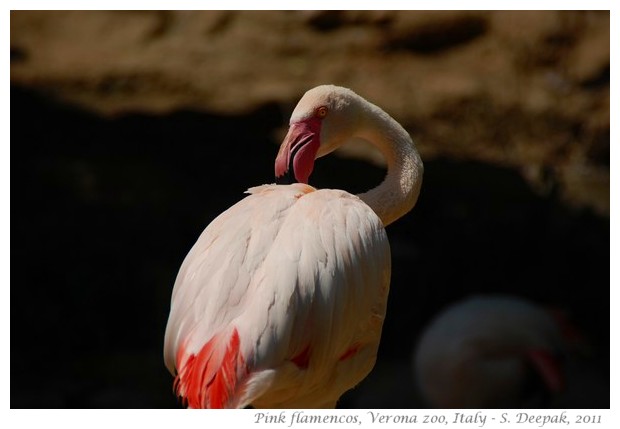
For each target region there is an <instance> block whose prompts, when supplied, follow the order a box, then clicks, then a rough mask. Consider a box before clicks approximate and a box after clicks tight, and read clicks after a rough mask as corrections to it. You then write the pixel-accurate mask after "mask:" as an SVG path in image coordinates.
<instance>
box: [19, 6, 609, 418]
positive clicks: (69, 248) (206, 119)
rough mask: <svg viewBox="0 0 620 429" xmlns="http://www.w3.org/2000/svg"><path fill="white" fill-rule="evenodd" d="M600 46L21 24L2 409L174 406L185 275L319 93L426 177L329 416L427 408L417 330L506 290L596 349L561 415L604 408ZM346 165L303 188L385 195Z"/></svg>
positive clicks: (369, 17)
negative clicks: (375, 334) (368, 117)
mask: <svg viewBox="0 0 620 429" xmlns="http://www.w3.org/2000/svg"><path fill="white" fill-rule="evenodd" d="M609 43H610V41H609V13H608V12H604V11H603V12H569V11H566V12H553V11H549V12H543V11H538V12H525V11H524V12H509V11H501V12H466V11H461V12H450V11H445V12H413V11H407V12H396V11H388V12H380V11H343V12H338V11H330V12H309V11H306V12H301V11H289V12H265V11H217V12H208V11H203V12H154V11H139V12H61V11H55V12H36V11H13V12H11V85H12V86H11V211H12V213H11V214H12V216H11V218H12V222H11V256H12V257H11V271H12V274H13V276H12V279H11V405H12V407H137V408H141V407H167V406H175V405H176V404H175V402H174V399H173V398H172V396H171V378H170V376H169V375H168V374H167V373H166V371H165V369H164V367H163V363H162V358H161V345H162V339H163V329H164V326H165V323H166V317H167V311H168V303H169V297H170V290H171V286H172V284H173V282H174V277H175V275H176V270H177V269H178V267H179V265H180V263H181V261H182V259H183V257H184V256H185V254H186V252H187V250H188V249H189V247H190V246H191V244H192V243H193V241H194V240H195V239H196V237H197V236H198V234H199V233H200V231H201V230H202V229H203V228H204V226H205V225H206V224H207V223H208V222H209V221H210V220H211V219H212V218H213V217H214V216H216V215H217V214H219V213H220V212H222V211H223V210H225V209H226V208H227V207H228V206H230V205H231V204H233V203H234V202H235V201H237V200H238V199H239V198H241V197H242V193H243V191H244V190H245V189H246V188H247V187H249V186H253V185H256V184H260V183H266V182H271V181H272V180H273V178H272V174H273V173H272V172H273V158H274V156H275V152H276V150H277V146H276V144H277V143H278V142H279V140H280V139H281V136H282V134H283V132H284V130H285V127H284V124H286V121H287V117H288V115H289V114H290V112H291V110H292V108H293V106H294V104H295V102H296V101H297V99H298V98H299V97H300V96H301V94H303V92H304V91H305V90H307V89H309V88H311V87H312V86H314V85H316V84H320V83H334V84H339V85H343V86H347V87H350V88H352V89H354V90H355V91H356V92H358V93H359V94H361V95H363V96H364V97H366V98H367V99H369V100H371V101H373V102H374V103H376V104H378V105H379V106H381V107H383V108H384V109H385V110H386V111H388V112H389V113H390V114H392V115H393V116H394V117H395V118H396V119H397V120H398V121H399V122H401V123H402V124H403V125H404V126H405V127H406V128H407V129H408V131H409V132H410V133H411V135H412V136H413V138H414V140H415V141H416V143H417V145H418V147H419V149H420V152H421V154H422V157H423V159H424V161H425V167H426V172H425V179H424V185H423V191H422V195H421V198H420V200H419V203H418V206H417V207H416V208H415V209H414V211H413V212H412V213H411V214H410V215H408V216H407V217H406V218H404V219H402V220H400V221H399V222H397V223H395V224H394V225H392V226H390V228H389V229H388V233H389V235H390V240H391V243H392V249H393V259H394V262H393V282H392V291H391V297H390V303H389V309H388V318H387V320H386V324H385V330H384V339H383V342H382V347H381V352H380V356H379V361H378V364H377V368H376V371H375V372H373V375H372V376H371V377H369V379H368V380H367V381H365V382H364V383H363V384H362V385H361V386H360V387H359V388H357V389H355V390H354V391H352V392H351V393H350V394H349V395H348V396H346V397H345V398H343V401H342V404H341V405H342V406H344V407H385V408H389V407H420V406H424V404H423V403H422V402H420V400H419V398H417V396H416V393H415V389H414V385H413V380H412V378H411V377H412V376H411V373H410V370H409V368H410V363H409V362H410V356H411V349H412V347H413V345H414V343H415V340H416V338H417V337H418V335H419V333H420V332H421V329H423V327H424V324H425V323H427V321H428V320H429V319H430V317H432V315H434V314H435V313H436V312H437V311H439V310H440V309H441V308H443V306H445V305H446V304H448V303H450V302H453V301H454V300H456V299H459V298H461V297H464V296H467V295H469V294H471V293H495V292H502V293H511V294H517V295H520V296H525V297H527V298H530V299H532V300H534V301H536V302H541V303H543V304H546V305H554V306H559V307H562V308H564V309H566V310H568V311H569V312H570V314H571V315H572V317H573V319H574V321H575V322H576V323H577V324H578V325H579V326H580V327H581V328H582V329H583V331H584V332H585V333H586V335H587V337H588V338H589V340H590V341H591V343H592V351H593V353H592V356H591V361H590V362H589V365H588V366H587V368H586V369H585V370H584V371H582V373H581V374H582V375H581V376H580V378H579V380H580V381H579V382H578V383H577V384H576V386H577V388H575V389H573V394H572V396H570V395H567V396H566V398H565V402H564V403H563V404H562V405H563V406H567V407H577V408H590V407H608V406H609V389H608V386H609V377H608V375H609V165H610V161H609V159H610V158H609V153H610V139H609V126H610V117H609V71H610V67H609V64H610V62H609V61H610V52H609V46H610V45H609ZM341 155H343V157H334V156H332V157H329V158H326V159H322V160H321V161H319V162H318V163H317V167H316V171H315V174H314V176H313V181H314V184H315V185H317V186H322V187H325V186H329V187H341V188H344V189H347V190H350V191H352V192H360V191H364V190H366V189H367V188H369V187H371V186H374V184H376V183H377V182H378V181H380V180H381V178H382V175H383V174H384V171H383V169H382V160H381V159H380V157H378V156H377V154H376V153H375V152H374V151H373V150H371V149H370V148H368V147H367V146H364V145H363V144H356V145H352V146H351V147H349V148H348V149H347V150H343V151H342V153H341ZM583 374H585V375H583ZM592 380H595V381H592ZM35 386H36V387H35ZM583 386H586V387H583ZM575 391H578V392H579V393H578V394H575V393H574V392H575Z"/></svg>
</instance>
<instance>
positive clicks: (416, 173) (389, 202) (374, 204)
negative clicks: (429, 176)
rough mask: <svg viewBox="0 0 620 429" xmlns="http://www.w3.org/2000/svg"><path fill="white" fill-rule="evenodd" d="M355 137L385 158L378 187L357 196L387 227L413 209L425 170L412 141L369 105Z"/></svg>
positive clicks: (396, 125) (375, 107)
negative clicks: (383, 174) (374, 147)
mask: <svg viewBox="0 0 620 429" xmlns="http://www.w3.org/2000/svg"><path fill="white" fill-rule="evenodd" d="M364 116H365V118H364V119H365V120H364V121H362V123H364V126H363V128H362V129H361V130H360V132H359V133H357V137H361V138H364V139H365V140H368V141H369V142H370V143H372V144H373V145H375V146H376V147H377V148H378V149H379V150H380V151H381V153H382V154H383V156H384V157H385V160H386V163H387V174H386V176H385V179H384V180H383V182H381V184H380V185H379V186H377V187H376V188H373V189H371V190H369V191H367V192H364V193H362V194H358V197H360V198H361V200H362V201H364V202H365V203H366V204H368V205H369V206H370V208H372V209H373V210H374V212H375V213H376V214H377V215H378V216H379V218H380V219H381V221H382V222H383V225H384V226H387V225H389V224H390V223H392V222H394V221H395V220H396V219H398V218H400V217H401V216H403V215H404V214H405V213H407V212H408V211H409V210H411V209H412V208H413V206H414V205H415V203H416V201H417V200H418V196H419V194H420V187H421V186H422V174H423V172H424V167H423V164H422V160H421V159H420V155H419V154H418V151H417V150H416V148H415V145H414V143H413V141H412V140H411V137H410V136H409V134H408V133H407V131H405V129H404V128H403V127H402V126H401V125H400V124H399V123H398V122H396V121H395V120H394V119H392V117H390V116H389V115H388V114H387V113H385V112H384V111H383V110H381V109H380V108H378V107H377V106H375V105H374V104H371V103H368V107H367V108H366V109H365V114H364Z"/></svg>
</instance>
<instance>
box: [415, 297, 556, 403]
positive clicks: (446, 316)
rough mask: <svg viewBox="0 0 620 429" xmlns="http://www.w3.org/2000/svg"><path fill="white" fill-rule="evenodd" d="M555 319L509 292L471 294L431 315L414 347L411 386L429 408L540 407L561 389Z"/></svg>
mask: <svg viewBox="0 0 620 429" xmlns="http://www.w3.org/2000/svg"><path fill="white" fill-rule="evenodd" d="M564 349H565V342H564V339H563V335H562V332H561V329H560V326H559V325H558V323H556V321H555V320H554V318H553V317H552V315H551V314H549V313H548V312H547V311H545V310H544V309H543V308H541V307H539V306H537V305H534V304H532V303H530V302H528V301H525V300H523V299H519V298H515V297H510V296H474V297H471V298H469V299H466V300H464V301H461V302H458V303H455V304H453V305H451V306H449V307H448V308H446V309H445V310H444V311H443V312H441V313H440V314H438V315H437V316H436V317H435V318H434V319H433V321H432V322H431V323H430V325H429V326H428V327H427V328H426V330H425V331H424V332H423V334H422V336H421V338H420V340H419V342H418V344H417V346H416V349H415V353H414V371H415V376H416V380H417V383H418V386H419V388H420V390H421V393H422V394H423V396H424V398H425V399H426V400H427V402H428V403H429V405H431V406H434V407H437V408H498V407H499V408H518V407H529V408H537V407H540V406H541V405H542V404H543V403H544V402H545V401H546V400H547V397H548V396H549V395H550V394H553V393H557V392H559V391H561V390H562V389H563V384H564V375H563V370H562V366H561V362H560V359H559V357H560V356H561V354H562V353H563V352H564Z"/></svg>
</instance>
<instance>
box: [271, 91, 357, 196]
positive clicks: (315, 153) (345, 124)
mask: <svg viewBox="0 0 620 429" xmlns="http://www.w3.org/2000/svg"><path fill="white" fill-rule="evenodd" d="M360 100H361V98H360V97H359V96H358V95H357V94H355V93H354V92H353V91H351V90H350V89H347V88H342V87H338V86H334V85H321V86H317V87H316V88H313V89H311V90H309V91H308V92H306V93H305V94H304V96H303V97H302V98H301V100H299V103H298V104H297V107H295V110H294V111H293V114H292V115H291V120H290V123H289V130H288V133H287V134H286V137H284V141H283V142H282V144H281V146H280V150H279V152H278V155H277V157H276V162H275V174H276V183H279V184H287V183H294V182H299V183H308V179H309V178H310V175H311V174H312V170H313V168H314V160H315V159H316V158H318V157H321V156H324V155H327V154H328V153H330V152H332V151H333V150H335V149H336V148H337V147H339V146H341V145H342V144H344V143H345V142H346V140H348V139H350V138H351V137H353V135H354V132H355V129H356V125H357V123H358V119H359V111H360V109H359V106H360V105H361V103H360Z"/></svg>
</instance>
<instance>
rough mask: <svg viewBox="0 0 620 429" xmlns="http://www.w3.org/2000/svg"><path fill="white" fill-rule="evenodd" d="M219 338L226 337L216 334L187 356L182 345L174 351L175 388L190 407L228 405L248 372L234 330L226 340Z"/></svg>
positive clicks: (220, 406) (223, 406)
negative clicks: (175, 361)
mask: <svg viewBox="0 0 620 429" xmlns="http://www.w3.org/2000/svg"><path fill="white" fill-rule="evenodd" d="M222 340H226V338H222V337H221V336H220V335H215V336H214V337H213V338H211V339H210V340H209V342H207V343H206V344H205V345H204V346H203V347H202V349H200V351H199V352H198V353H197V354H191V355H190V356H188V357H186V353H185V348H184V347H181V348H180V349H179V351H178V353H177V365H179V369H178V374H177V376H176V379H175V382H174V389H175V392H176V394H177V395H178V396H180V397H181V398H182V400H183V401H184V403H185V404H186V405H187V406H189V407H190V408H226V407H228V406H229V404H230V403H231V400H232V399H233V397H234V395H235V393H236V390H237V385H238V384H239V382H240V379H241V378H244V377H245V376H246V375H247V372H248V371H247V368H246V365H245V359H244V357H243V355H242V354H241V352H240V350H239V333H238V332H237V329H234V330H233V332H232V335H231V336H230V340H228V342H227V343H225V342H223V341H222ZM233 402H235V401H233Z"/></svg>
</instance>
